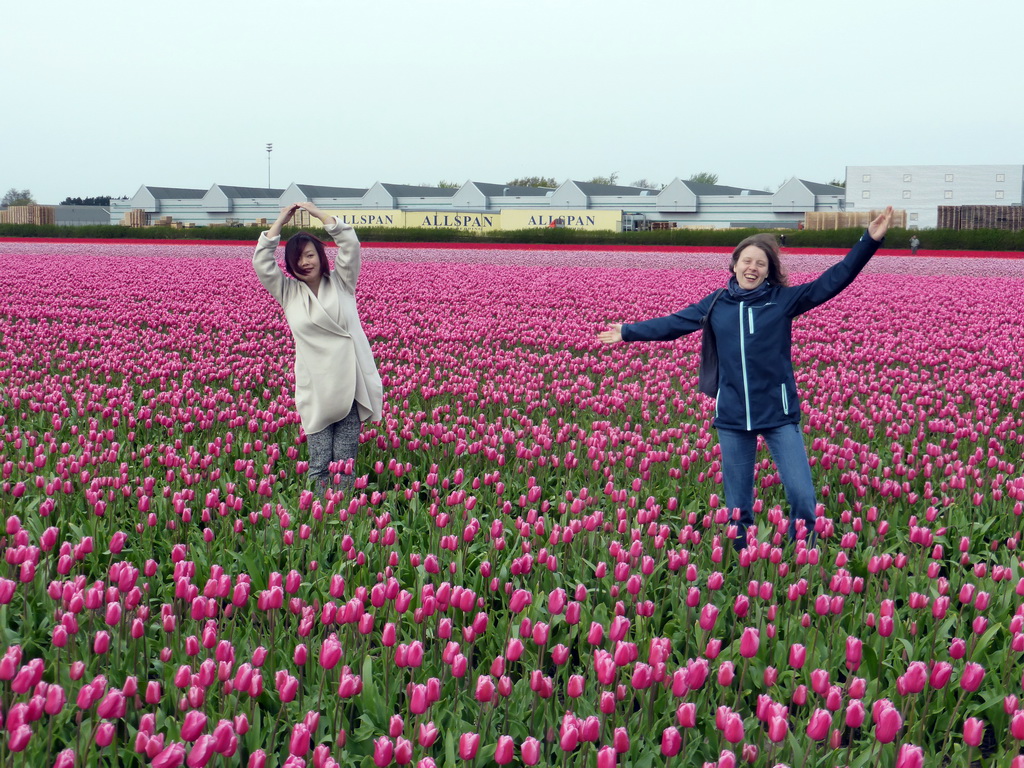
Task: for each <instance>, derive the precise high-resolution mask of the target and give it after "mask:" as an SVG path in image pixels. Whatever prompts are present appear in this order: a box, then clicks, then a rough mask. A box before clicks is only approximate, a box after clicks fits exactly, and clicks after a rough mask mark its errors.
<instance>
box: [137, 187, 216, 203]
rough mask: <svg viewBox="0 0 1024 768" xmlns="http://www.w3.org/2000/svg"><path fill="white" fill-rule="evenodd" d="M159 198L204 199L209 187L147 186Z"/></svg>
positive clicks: (150, 192)
mask: <svg viewBox="0 0 1024 768" xmlns="http://www.w3.org/2000/svg"><path fill="white" fill-rule="evenodd" d="M146 189H147V190H149V194H151V195H152V196H153V197H155V198H156V199H157V200H202V199H203V197H204V196H205V195H206V193H207V192H209V191H210V190H208V189H179V188H178V187H150V186H147V187H146Z"/></svg>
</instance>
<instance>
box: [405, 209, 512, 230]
mask: <svg viewBox="0 0 1024 768" xmlns="http://www.w3.org/2000/svg"><path fill="white" fill-rule="evenodd" d="M405 225H406V226H407V227H423V228H425V229H466V230H472V231H474V232H486V231H490V230H494V229H501V214H500V213H492V212H488V213H457V212H452V211H406V212H405Z"/></svg>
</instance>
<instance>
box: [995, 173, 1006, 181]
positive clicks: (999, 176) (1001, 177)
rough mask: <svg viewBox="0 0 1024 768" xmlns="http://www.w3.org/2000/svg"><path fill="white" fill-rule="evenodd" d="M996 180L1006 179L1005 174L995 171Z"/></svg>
mask: <svg viewBox="0 0 1024 768" xmlns="http://www.w3.org/2000/svg"><path fill="white" fill-rule="evenodd" d="M996 181H1006V174H1005V173H997V174H996Z"/></svg>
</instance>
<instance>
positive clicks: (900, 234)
mask: <svg viewBox="0 0 1024 768" xmlns="http://www.w3.org/2000/svg"><path fill="white" fill-rule="evenodd" d="M261 231H262V228H261V227H257V226H248V227H194V228H192V229H172V228H170V227H144V228H141V229H134V228H131V227H122V226H113V225H98V224H97V225H90V226H80V227H64V226H57V225H52V224H49V225H37V224H0V237H54V238H96V239H144V240H251V241H255V240H256V239H257V238H258V237H259V234H260V232H261ZM296 231H298V230H297V229H295V228H289V227H286V228H285V230H284V234H285V235H286V236H288V235H290V234H292V233H293V232H296ZM759 231H763V230H757V229H662V230H656V231H652V232H612V231H610V230H598V231H592V230H580V229H567V228H562V229H549V228H547V227H544V228H537V229H520V230H495V231H492V232H468V231H466V230H461V229H424V228H419V227H415V228H403V229H399V228H390V227H387V228H385V227H361V228H360V229H359V238H360V240H362V241H363V242H364V243H373V242H408V243H422V242H432V243H538V244H544V243H550V244H560V243H575V244H580V245H695V246H702V245H707V246H712V245H714V246H733V245H736V243H738V242H739V241H740V240H742V239H743V238H744V237H747V236H748V235H752V234H755V233H756V232H759ZM768 231H771V232H776V230H768ZM862 232H863V230H861V229H856V228H854V229H836V230H817V231H810V230H800V231H797V230H786V245H787V246H792V247H798V248H847V247H849V246H850V245H852V244H853V243H854V242H856V240H857V238H858V237H860V235H861V233H862ZM911 234H914V233H911V232H908V231H907V230H903V229H893V230H890V232H889V235H888V236H887V237H886V245H887V246H888V247H890V248H909V247H910V246H909V241H910V237H911ZM916 234H917V236H918V237H919V238H920V239H921V247H922V248H923V249H927V250H957V251H1024V232H1011V231H1008V230H1003V229H969V230H952V229H926V230H920V231H916Z"/></svg>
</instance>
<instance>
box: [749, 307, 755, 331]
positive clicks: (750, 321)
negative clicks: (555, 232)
mask: <svg viewBox="0 0 1024 768" xmlns="http://www.w3.org/2000/svg"><path fill="white" fill-rule="evenodd" d="M747 321H748V323H749V325H750V335H751V336H753V335H754V308H753V307H749V308H748V309H747Z"/></svg>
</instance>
